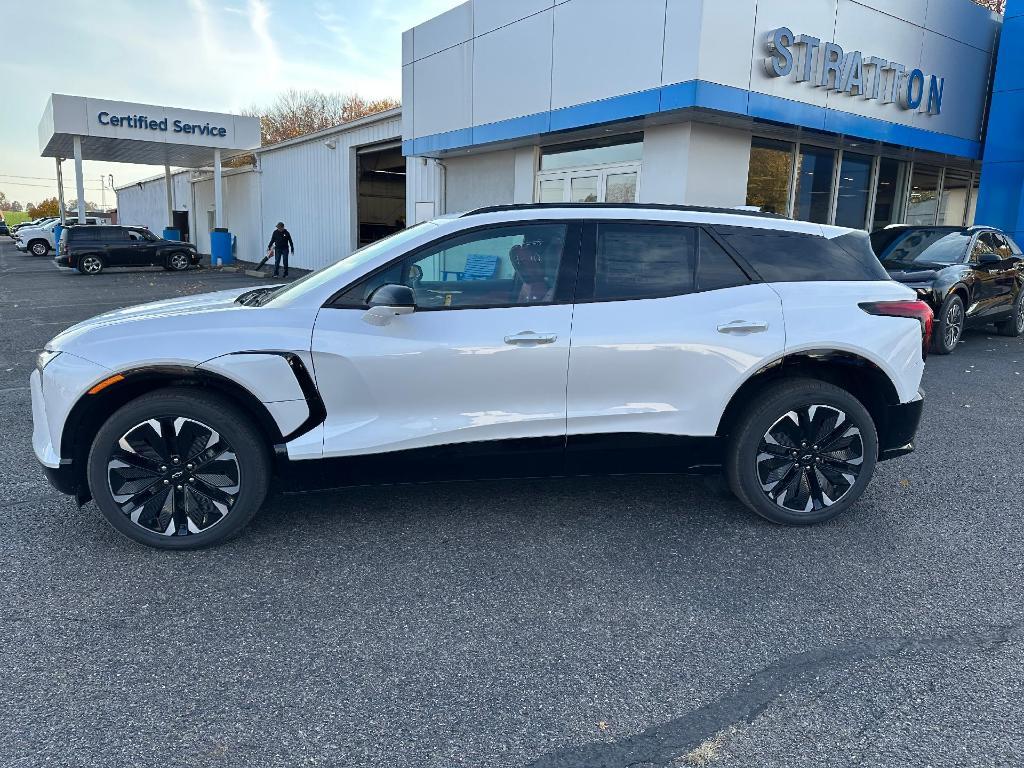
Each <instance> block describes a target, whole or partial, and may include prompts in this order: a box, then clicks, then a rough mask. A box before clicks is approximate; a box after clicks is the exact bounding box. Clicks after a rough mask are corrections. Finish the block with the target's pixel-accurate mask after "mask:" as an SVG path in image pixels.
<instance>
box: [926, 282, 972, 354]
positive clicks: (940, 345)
mask: <svg viewBox="0 0 1024 768" xmlns="http://www.w3.org/2000/svg"><path fill="white" fill-rule="evenodd" d="M966 322H967V315H966V311H965V309H964V300H963V299H961V298H960V296H959V294H956V293H951V294H950V295H949V296H947V297H946V300H945V301H944V302H942V307H941V308H940V309H939V311H938V312H937V313H936V315H935V333H934V335H933V337H932V338H933V341H932V349H933V351H934V352H935V353H936V354H939V355H948V354H951V353H952V352H953V350H955V349H956V345H957V344H959V343H960V340H961V339H962V338H963V335H964V326H965V325H966Z"/></svg>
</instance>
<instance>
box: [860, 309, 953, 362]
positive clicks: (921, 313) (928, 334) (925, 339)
mask: <svg viewBox="0 0 1024 768" xmlns="http://www.w3.org/2000/svg"><path fill="white" fill-rule="evenodd" d="M860 308H861V309H863V310H864V311H865V312H867V313H868V314H869V315H880V316H882V317H912V318H914V319H915V320H917V321H919V322H920V323H921V357H922V358H927V357H928V347H929V346H930V345H931V342H932V325H933V324H934V323H935V313H934V312H932V308H931V307H930V306H929V305H928V303H927V302H925V301H867V302H864V303H863V304H861V305H860Z"/></svg>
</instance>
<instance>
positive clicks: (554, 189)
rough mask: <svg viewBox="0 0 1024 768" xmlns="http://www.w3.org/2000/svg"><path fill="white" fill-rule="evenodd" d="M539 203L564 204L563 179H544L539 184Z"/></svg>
mask: <svg viewBox="0 0 1024 768" xmlns="http://www.w3.org/2000/svg"><path fill="white" fill-rule="evenodd" d="M540 202H542V203H564V202H565V179H545V180H544V181H542V182H541V183H540Z"/></svg>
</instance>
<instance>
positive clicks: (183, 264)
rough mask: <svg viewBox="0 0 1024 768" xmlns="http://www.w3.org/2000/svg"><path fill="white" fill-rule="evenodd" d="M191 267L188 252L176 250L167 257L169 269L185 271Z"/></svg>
mask: <svg viewBox="0 0 1024 768" xmlns="http://www.w3.org/2000/svg"><path fill="white" fill-rule="evenodd" d="M188 268H189V258H188V254H187V253H183V252H181V251H175V252H174V253H172V254H171V255H170V256H168V257H167V269H170V270H173V271H175V272H183V271H185V270H186V269H188Z"/></svg>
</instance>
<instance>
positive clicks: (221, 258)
mask: <svg viewBox="0 0 1024 768" xmlns="http://www.w3.org/2000/svg"><path fill="white" fill-rule="evenodd" d="M234 261H235V254H234V253H233V252H232V250H231V233H230V232H229V231H228V230H227V229H215V230H213V231H212V232H211V233H210V264H212V265H213V266H217V264H232V263H233V262H234Z"/></svg>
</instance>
